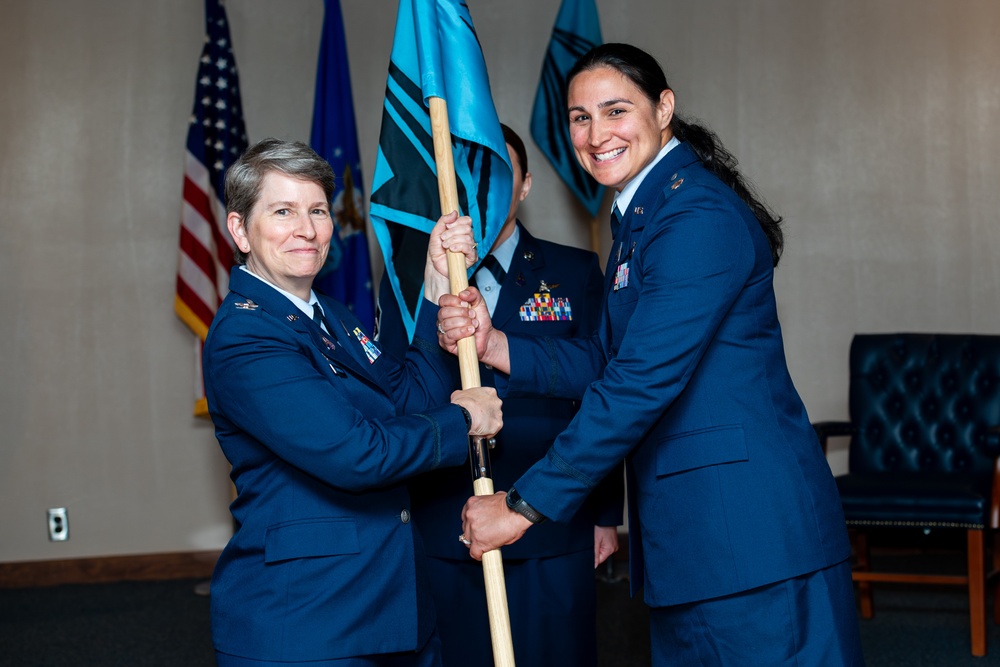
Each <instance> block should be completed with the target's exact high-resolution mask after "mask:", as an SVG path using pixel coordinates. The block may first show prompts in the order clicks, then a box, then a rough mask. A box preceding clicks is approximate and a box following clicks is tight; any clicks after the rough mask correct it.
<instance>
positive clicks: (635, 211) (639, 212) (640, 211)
mask: <svg viewBox="0 0 1000 667" xmlns="http://www.w3.org/2000/svg"><path fill="white" fill-rule="evenodd" d="M632 212H633V213H635V214H636V215H642V207H641V206H636V207H635V208H634V209H632Z"/></svg>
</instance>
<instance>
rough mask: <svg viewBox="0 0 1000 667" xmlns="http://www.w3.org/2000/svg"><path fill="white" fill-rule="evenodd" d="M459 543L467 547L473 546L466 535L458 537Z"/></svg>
mask: <svg viewBox="0 0 1000 667" xmlns="http://www.w3.org/2000/svg"><path fill="white" fill-rule="evenodd" d="M458 541H459V542H461V543H462V544H464V545H465V546H467V547H468V546H471V545H472V542H470V541H469V538H467V537H466V536H465V533H462V534H461V535H459V536H458Z"/></svg>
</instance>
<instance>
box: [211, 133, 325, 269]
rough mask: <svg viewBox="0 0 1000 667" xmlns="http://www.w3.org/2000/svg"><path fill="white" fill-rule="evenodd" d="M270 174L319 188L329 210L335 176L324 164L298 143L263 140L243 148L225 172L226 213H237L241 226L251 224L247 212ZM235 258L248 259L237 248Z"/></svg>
mask: <svg viewBox="0 0 1000 667" xmlns="http://www.w3.org/2000/svg"><path fill="white" fill-rule="evenodd" d="M271 171H280V172H282V173H284V174H287V175H289V176H292V177H293V178H299V179H302V180H304V181H309V182H310V183H315V184H316V185H318V186H320V187H321V188H323V192H324V193H325V194H326V203H327V205H328V206H330V207H331V208H332V206H333V190H334V187H335V185H334V175H333V169H332V168H330V165H329V164H328V163H327V161H326V160H324V159H323V158H321V157H320V156H319V155H318V154H317V153H316V151H314V150H313V149H312V148H310V147H309V146H307V145H306V144H304V143H302V142H301V141H284V140H282V139H274V138H269V139H264V140H262V141H258V142H257V143H256V144H254V145H253V146H250V147H249V148H248V149H246V151H244V152H243V155H241V156H240V157H239V159H238V160H236V162H234V163H233V164H232V165H231V166H230V167H229V169H228V170H227V171H226V213H227V214H228V213H237V214H239V216H240V218H242V220H243V226H244V227H248V226H249V225H250V211H252V210H253V207H254V204H256V203H257V200H259V199H260V192H261V189H262V188H263V185H264V177H265V176H266V175H267V174H268V172H271ZM235 259H236V262H237V263H238V264H246V261H247V256H246V254H244V253H243V251H242V250H240V249H239V248H237V249H236V254H235Z"/></svg>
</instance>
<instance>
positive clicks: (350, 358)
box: [229, 268, 385, 391]
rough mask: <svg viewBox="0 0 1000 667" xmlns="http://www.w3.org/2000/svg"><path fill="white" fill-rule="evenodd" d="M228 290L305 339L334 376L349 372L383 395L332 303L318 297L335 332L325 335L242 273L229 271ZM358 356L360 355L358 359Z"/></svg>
mask: <svg viewBox="0 0 1000 667" xmlns="http://www.w3.org/2000/svg"><path fill="white" fill-rule="evenodd" d="M229 289H230V290H231V291H233V292H235V293H237V294H239V295H241V296H243V297H246V298H247V299H248V300H251V301H252V302H253V303H255V304H256V305H257V306H258V307H261V308H263V309H264V311H265V312H267V313H268V314H270V315H271V316H273V317H274V318H276V319H277V320H278V321H280V322H284V323H285V325H286V326H288V328H289V329H291V330H292V331H294V332H295V333H296V334H298V335H301V336H306V337H308V338H309V340H310V341H311V343H312V345H313V347H315V348H316V350H317V351H318V352H319V353H320V354H321V355H323V356H324V357H326V359H327V360H328V361H329V362H330V366H331V368H332V370H333V371H334V373H335V374H337V375H340V374H341V373H344V372H345V371H347V370H349V371H351V373H352V374H353V375H355V376H359V377H360V378H361V379H362V380H364V381H366V382H368V383H370V384H371V385H372V386H374V387H377V388H378V389H380V390H382V391H385V390H384V389H382V386H381V384H380V383H379V382H378V381H377V380H376V378H375V376H374V373H373V372H372V370H371V369H370V368H368V366H370V364H369V363H368V359H367V358H365V357H364V350H363V349H362V346H361V343H360V342H359V341H358V340H357V338H356V337H355V336H354V334H353V333H351V332H348V331H345V329H346V323H347V322H349V321H350V320H347V319H346V318H345V317H344V314H343V312H342V310H341V309H340V307H339V306H338V304H337V303H336V302H335V301H333V300H332V299H329V298H326V297H325V296H321V297H320V301H321V303H322V304H323V310H324V311H325V312H326V319H327V324H328V326H330V327H333V328H334V331H331V332H330V333H326V332H324V331H323V329H321V328H320V327H319V325H317V324H316V323H315V322H313V321H312V319H311V318H310V317H307V316H306V315H305V313H303V312H302V311H301V310H299V309H298V307H297V306H296V305H295V304H294V303H292V302H291V301H289V300H288V299H287V298H286V297H285V296H284V295H283V294H281V293H280V292H278V291H276V290H275V289H273V288H272V287H270V286H269V285H267V284H266V283H265V282H263V281H262V280H260V279H258V278H256V277H255V276H253V275H250V274H249V273H247V272H245V271H243V270H242V269H239V268H237V269H234V270H233V271H232V274H231V276H230V280H229ZM337 327H339V329H337ZM358 354H360V355H361V357H360V358H359V357H358V356H357V355H358Z"/></svg>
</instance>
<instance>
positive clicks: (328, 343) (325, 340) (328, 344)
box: [320, 336, 337, 350]
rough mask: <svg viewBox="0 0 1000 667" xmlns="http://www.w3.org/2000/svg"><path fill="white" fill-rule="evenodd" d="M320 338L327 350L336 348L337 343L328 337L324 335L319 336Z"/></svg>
mask: <svg viewBox="0 0 1000 667" xmlns="http://www.w3.org/2000/svg"><path fill="white" fill-rule="evenodd" d="M320 338H322V339H323V344H324V345H326V349H328V350H336V349H337V344H336V343H334V342H333V341H332V340H330V339H329V338H327V337H326V336H320Z"/></svg>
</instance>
